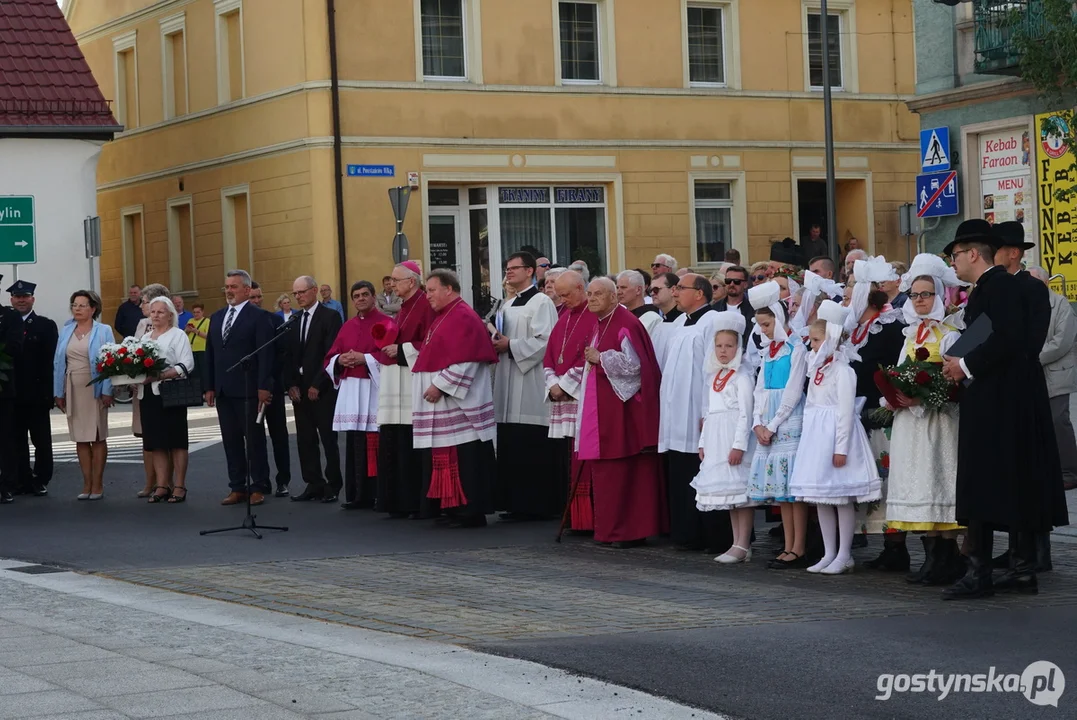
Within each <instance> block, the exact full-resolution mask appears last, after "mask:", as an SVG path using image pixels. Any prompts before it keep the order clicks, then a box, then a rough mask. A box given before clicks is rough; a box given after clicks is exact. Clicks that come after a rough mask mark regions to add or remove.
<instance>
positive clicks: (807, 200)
mask: <svg viewBox="0 0 1077 720" xmlns="http://www.w3.org/2000/svg"><path fill="white" fill-rule="evenodd" d="M868 182H869V180H868V179H866V178H862V177H855V178H851V177H844V178H837V179H836V180H835V183H834V189H835V192H834V205H835V211H836V213H837V217H836V218H835V221H836V225H837V227H836V228H835V233H834V237H835V240H836V241H837V244H838V247H837V251H838V256H839V257H840V256H843V255H844V254H845V247H846V245H847V244H848V243H849V241H850V240H851V239H853V238H856V239H857V240H858V241H859V243H860V247H861V248H863V249H865V250H867V251H868V252H873V251H874V249H873V242H872V240H873V238H872V236H873V233H872V223H873V213H872V212H871V207H870V205H871V203H870V197H869V196H870V193H869V187H868ZM796 183H797V187H796V190H797V203H796V209H797V218H796V226H797V227H796V232H798V233H799V235H798V236H797V238H796V240H797V242H798V243H803V242H804V241H805V240H806V239H807V238H809V237H810V235H811V227H812V225H818V226H819V227H820V229H821V230H822V236H823V237H824V238H825V237H828V234H827V221H826V181H825V180H819V179H815V178H812V179H807V180H805V179H798V180H797V181H796Z"/></svg>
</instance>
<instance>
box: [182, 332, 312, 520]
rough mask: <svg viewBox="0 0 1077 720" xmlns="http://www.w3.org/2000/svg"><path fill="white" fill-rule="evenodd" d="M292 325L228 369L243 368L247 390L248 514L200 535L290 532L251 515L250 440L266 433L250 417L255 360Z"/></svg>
mask: <svg viewBox="0 0 1077 720" xmlns="http://www.w3.org/2000/svg"><path fill="white" fill-rule="evenodd" d="M296 317H298V314H293V315H292V318H296ZM290 324H291V320H289V322H287V323H285V324H284V325H281V326H280V327H279V328H277V329H276V330H275V331H274V335H273V337H271V338H270V339H269V340H268V341H267V342H265V343H264V344H262V345H261V346H260V347H258V348H256V349H254V350H253V351H251V353H250V354H249V355H247V356H246V357H244V358H242V359H241V360H240V361H239V362H237V363H236V364H235V365H233V366H232V367H230V368H228V370H227V371H226V372H233V371H234V370H236V369H238V368H242V369H243V387H245V388H246V389H247V392H246V397H245V398H244V400H243V455H244V458H245V459H246V461H247V477H246V487H245V488H244V489H245V490H246V491H247V514H246V515H245V516H244V517H243V523H242V524H240V525H237V526H235V527H226V528H218V529H217V530H200V531H199V533H198V534H199V535H213V534H215V533H222V532H231V531H232V530H250V531H251V532H252V533H254V537H256V538H258V539H259V540H261V539H262V534H261V533H259V532H258V530H260V529H261V530H279V531H281V532H288V528H286V527H277V526H275V525H261V526H260V525H258V523H257V522H256V518H257V517H258V516H257V515H254V514H252V513H251V438H250V433H251V432H252V430H254V431H256V432H262V433H264V432H265V431H264V430H262V429H261V426H260V425H259V424H258V423H255V425H257V427H255V428H252V427H251V424H250V423H249V422H248V418H250V416H251V391H252V390H255V388H254V387H253V386H254V385H256V383H255V382H254V360H255V358H257V356H258V353H260V352H262V351H263V350H265V349H266V348H267V347H269V346H270V345H273V344H274V343H275V342H277V341H278V340H280V339H281V338H282V337H283V336H284V332H283V330H284V328H285V327H287V326H288V325H290ZM281 402H284V400H283V399H281Z"/></svg>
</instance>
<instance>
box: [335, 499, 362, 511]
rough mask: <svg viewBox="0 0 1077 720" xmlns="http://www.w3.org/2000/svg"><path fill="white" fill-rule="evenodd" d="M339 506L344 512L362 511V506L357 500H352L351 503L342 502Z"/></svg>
mask: <svg viewBox="0 0 1077 720" xmlns="http://www.w3.org/2000/svg"><path fill="white" fill-rule="evenodd" d="M340 506H341V507H342V508H344V509H345V510H362V509H363V504H362V503H361V502H359V501H357V500H352V501H351V502H342V503H341V504H340Z"/></svg>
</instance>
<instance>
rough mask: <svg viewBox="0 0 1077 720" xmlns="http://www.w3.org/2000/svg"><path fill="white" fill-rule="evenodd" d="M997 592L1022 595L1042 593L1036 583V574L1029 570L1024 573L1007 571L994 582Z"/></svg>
mask: <svg viewBox="0 0 1077 720" xmlns="http://www.w3.org/2000/svg"><path fill="white" fill-rule="evenodd" d="M994 587H995V591H996V592H1015V593H1020V594H1021V595H1036V594H1038V593H1039V591H1040V587H1039V583H1038V582H1037V581H1036V573H1034V572H1031V571H1030V570H1029V569H1028V568H1025V570H1024V571H1023V572H1022V571H1021V570H1018V569H1016V568H1015V569H1013V570H1007V571H1006V573H1005V574H1004V575H1003V576H1002V577H1000V578H999V579H998V580H995V581H994Z"/></svg>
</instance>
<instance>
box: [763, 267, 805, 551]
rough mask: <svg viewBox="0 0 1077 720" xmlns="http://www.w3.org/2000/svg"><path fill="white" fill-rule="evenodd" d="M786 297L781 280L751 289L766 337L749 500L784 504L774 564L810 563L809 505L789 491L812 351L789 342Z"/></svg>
mask: <svg viewBox="0 0 1077 720" xmlns="http://www.w3.org/2000/svg"><path fill="white" fill-rule="evenodd" d="M780 296H781V288H780V287H779V286H778V283H776V282H767V283H763V284H762V285H757V286H756V287H753V288H752V289H751V290H749V291H748V301H749V302H750V303H751V305H752V307H753V308H755V324H756V332H758V333H761V335H762V337H763V338H764V342H763V349H762V356H761V361H762V367H761V368H760V370H759V375H758V376H757V378H756V383H755V397H754V399H753V404H754V407H753V413H752V414H753V426H752V432H753V434H754V435H755V439H756V441H757V443H758V444H757V446H756V449H755V452H754V453H753V455H752V465H751V470H750V471H749V480H748V498H749V499H750V500H752V501H753V502H778V503H781V512H782V529H783V531H784V533H785V546H784V547H783V549H782V552H781V553H780V554H779V555H778V557H777V558H775V559H774V560H772V561H771V563H770V565H769V567H772V568H788V567H806V566H807V563H806V561H805V560H804V543H805V541H806V536H807V528H808V508H807V506H806V505H804V504H803V503H798V502H796V500H795V497H794V496H793V494H792V493H790V492H789V478H790V477H791V476H792V474H793V462H794V458H795V456H796V453H797V445H798V444H799V442H800V432H801V427H802V421H803V417H802V416H803V414H804V373H805V368H806V367H807V362H808V352H807V349H806V348H805V347H804V344H803V343H800V342H797V340H796V339H795V338H794V339H793V340H792V341H789V329H788V327H787V326H786V321H785V309H784V308H783V307H782V304H781V302H780V299H779V298H780ZM749 347H750V344H749ZM749 352H750V350H749Z"/></svg>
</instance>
